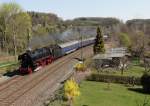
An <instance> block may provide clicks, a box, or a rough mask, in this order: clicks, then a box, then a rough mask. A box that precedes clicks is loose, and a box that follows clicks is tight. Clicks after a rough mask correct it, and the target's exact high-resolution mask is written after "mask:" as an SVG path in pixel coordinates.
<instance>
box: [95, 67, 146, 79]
mask: <svg viewBox="0 0 150 106" xmlns="http://www.w3.org/2000/svg"><path fill="white" fill-rule="evenodd" d="M104 70H105V71H103V72H100V73H101V74H109V75H121V71H120V70H115V69H111V70H110V69H108V71H107V69H104ZM94 72H96V73H97V71H96V70H94ZM144 72H145V69H144V67H141V66H139V65H132V66H130V67H129V68H128V69H126V70H124V73H123V76H135V77H141V76H142V75H143V73H144Z"/></svg>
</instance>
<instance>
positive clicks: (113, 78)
mask: <svg viewBox="0 0 150 106" xmlns="http://www.w3.org/2000/svg"><path fill="white" fill-rule="evenodd" d="M87 80H89V81H97V82H108V81H109V82H110V83H120V84H132V85H140V84H141V83H140V78H139V77H130V76H118V75H106V74H95V73H94V74H92V75H91V76H89V77H87Z"/></svg>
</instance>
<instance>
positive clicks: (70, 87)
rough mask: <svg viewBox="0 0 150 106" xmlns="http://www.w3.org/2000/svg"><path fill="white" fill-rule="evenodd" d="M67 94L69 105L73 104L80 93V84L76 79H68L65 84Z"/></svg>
mask: <svg viewBox="0 0 150 106" xmlns="http://www.w3.org/2000/svg"><path fill="white" fill-rule="evenodd" d="M64 91H65V96H66V97H67V98H68V100H69V105H70V106H71V105H72V101H73V100H74V98H75V97H76V96H79V95H80V92H79V87H78V84H77V83H76V82H75V81H74V79H70V80H68V81H67V82H66V83H65V85H64Z"/></svg>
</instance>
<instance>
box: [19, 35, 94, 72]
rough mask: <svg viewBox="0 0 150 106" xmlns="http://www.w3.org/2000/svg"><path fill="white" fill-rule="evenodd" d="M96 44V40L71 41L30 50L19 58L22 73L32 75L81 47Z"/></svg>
mask: <svg viewBox="0 0 150 106" xmlns="http://www.w3.org/2000/svg"><path fill="white" fill-rule="evenodd" d="M94 42H95V38H94V37H93V38H89V39H85V40H83V41H82V42H81V41H71V42H67V43H64V44H55V45H50V46H46V47H43V48H38V49H35V50H28V51H26V52H25V53H23V54H21V55H19V56H18V60H19V61H20V63H21V65H20V68H19V71H20V73H22V74H30V73H32V72H34V71H37V70H39V68H40V67H42V66H44V65H48V64H50V63H52V62H53V61H54V60H56V59H58V58H60V57H62V56H64V55H66V54H69V53H71V52H73V51H75V50H77V49H79V48H81V47H84V46H88V45H91V44H93V43H94Z"/></svg>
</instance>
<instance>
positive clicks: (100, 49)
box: [93, 27, 105, 54]
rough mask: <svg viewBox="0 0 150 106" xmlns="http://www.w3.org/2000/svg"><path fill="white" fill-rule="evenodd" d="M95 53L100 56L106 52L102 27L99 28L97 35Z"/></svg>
mask: <svg viewBox="0 0 150 106" xmlns="http://www.w3.org/2000/svg"><path fill="white" fill-rule="evenodd" d="M93 51H94V54H100V53H104V52H105V47H104V40H103V35H102V32H101V29H100V27H98V28H97V35H96V39H95V44H94V47H93Z"/></svg>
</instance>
